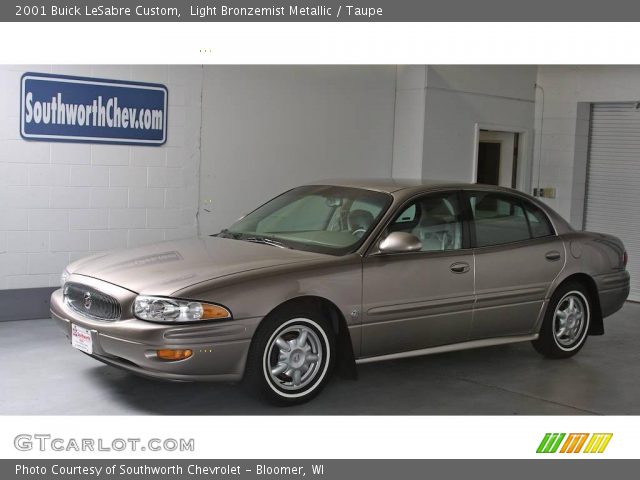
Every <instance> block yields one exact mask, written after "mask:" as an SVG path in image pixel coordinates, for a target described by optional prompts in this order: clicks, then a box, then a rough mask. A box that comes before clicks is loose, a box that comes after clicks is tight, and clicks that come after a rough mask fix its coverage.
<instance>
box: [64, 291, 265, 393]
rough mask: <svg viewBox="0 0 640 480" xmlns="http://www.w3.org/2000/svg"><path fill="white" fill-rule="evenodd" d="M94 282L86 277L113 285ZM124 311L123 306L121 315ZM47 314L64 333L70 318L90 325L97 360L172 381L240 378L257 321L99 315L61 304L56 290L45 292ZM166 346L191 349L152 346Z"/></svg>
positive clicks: (254, 319)
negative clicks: (172, 356) (179, 356)
mask: <svg viewBox="0 0 640 480" xmlns="http://www.w3.org/2000/svg"><path fill="white" fill-rule="evenodd" d="M95 282H99V281H96V280H93V279H92V280H91V281H90V282H87V283H91V284H92V286H93V287H95V288H98V289H100V287H104V288H106V289H111V290H112V289H113V288H114V286H113V285H108V286H106V285H94V283H95ZM99 283H102V282H99ZM115 288H118V287H115ZM123 290H124V289H123ZM125 292H128V291H125ZM109 293H113V292H109ZM121 293H123V294H124V292H121ZM128 293H129V294H131V292H128ZM114 296H116V297H117V296H118V295H114ZM126 316H127V314H126V313H125V311H124V310H123V317H126ZM51 318H52V319H53V320H54V321H55V322H56V324H57V325H58V326H60V327H61V328H62V330H63V331H64V333H65V334H66V336H67V337H68V338H70V337H71V325H72V324H77V325H79V326H81V327H84V328H86V329H88V330H90V331H91V339H92V344H93V353H92V354H91V356H92V357H94V358H96V359H97V360H100V361H102V362H104V363H106V364H108V365H112V366H115V367H118V368H122V369H124V370H128V371H130V372H133V373H136V374H138V375H142V376H146V377H151V378H157V379H162V380H173V381H237V380H240V379H241V378H242V375H243V372H244V367H245V363H246V358H247V353H248V351H249V346H250V343H251V337H252V336H253V332H254V331H255V329H256V327H257V325H258V323H259V321H260V319H259V318H250V319H243V320H231V321H221V322H207V323H202V324H193V325H184V324H183V325H163V324H156V323H151V322H145V321H142V320H138V319H136V318H123V319H121V320H118V321H101V320H95V319H91V318H87V317H85V316H83V315H81V314H79V313H78V312H76V311H74V310H72V309H70V308H69V307H68V306H66V305H65V304H64V302H63V297H62V290H56V291H55V292H53V294H52V295H51ZM166 348H175V349H187V348H188V349H191V350H192V351H193V355H192V356H191V357H189V358H187V359H185V360H178V361H166V360H160V359H159V358H158V357H157V356H156V354H155V352H156V351H157V350H159V349H166Z"/></svg>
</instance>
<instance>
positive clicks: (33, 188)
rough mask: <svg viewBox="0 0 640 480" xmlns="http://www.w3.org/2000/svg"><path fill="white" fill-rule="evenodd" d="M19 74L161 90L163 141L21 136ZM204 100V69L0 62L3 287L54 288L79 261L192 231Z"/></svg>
mask: <svg viewBox="0 0 640 480" xmlns="http://www.w3.org/2000/svg"><path fill="white" fill-rule="evenodd" d="M25 71H36V72H45V73H47V72H50V73H58V74H69V75H83V76H94V77H102V78H113V79H118V80H134V81H149V82H158V83H163V84H165V85H167V87H168V89H169V127H168V128H169V131H168V133H169V135H168V141H167V143H166V145H164V146H162V147H128V146H112V145H88V144H69V143H45V142H27V141H25V140H22V139H21V138H20V134H19V130H18V121H19V92H20V85H19V80H20V77H21V75H22V74H23V73H24V72H25ZM201 95H202V68H201V67H194V66H86V65H81V66H24V65H21V66H0V289H6V288H30V287H46V286H57V285H58V283H59V278H60V272H61V271H62V269H63V268H64V266H65V265H67V264H68V263H69V262H70V261H73V260H76V259H78V258H81V257H84V256H86V255H89V254H92V253H96V252H100V251H104V250H109V249H112V248H121V247H127V246H137V245H143V244H146V243H152V242H156V241H161V240H164V239H167V240H169V239H176V238H184V237H189V236H193V235H195V234H196V232H197V226H196V212H197V209H198V193H197V192H198V184H199V168H200V118H201Z"/></svg>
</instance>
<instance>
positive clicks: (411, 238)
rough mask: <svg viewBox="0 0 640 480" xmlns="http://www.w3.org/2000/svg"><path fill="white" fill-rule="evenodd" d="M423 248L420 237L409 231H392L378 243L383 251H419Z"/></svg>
mask: <svg viewBox="0 0 640 480" xmlns="http://www.w3.org/2000/svg"><path fill="white" fill-rule="evenodd" d="M421 248H422V242H421V241H420V239H419V238H418V237H416V236H415V235H412V234H411V233H407V232H391V233H390V234H389V235H387V236H386V237H385V238H384V239H383V240H382V241H381V242H380V245H378V249H379V250H380V252H382V253H403V252H417V251H418V250H420V249H421Z"/></svg>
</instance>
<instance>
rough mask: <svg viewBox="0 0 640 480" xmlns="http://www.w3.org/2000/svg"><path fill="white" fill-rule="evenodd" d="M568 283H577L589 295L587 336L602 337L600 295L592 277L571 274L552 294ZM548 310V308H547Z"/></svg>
mask: <svg viewBox="0 0 640 480" xmlns="http://www.w3.org/2000/svg"><path fill="white" fill-rule="evenodd" d="M570 282H577V283H580V284H582V285H583V286H584V287H585V288H586V289H587V293H588V294H589V300H591V307H592V312H591V320H590V324H589V332H588V334H589V335H603V334H604V322H603V318H602V307H601V306H600V295H599V293H598V286H597V285H596V282H595V280H594V279H593V277H591V276H590V275H588V274H586V273H573V274H571V275H569V276H568V277H566V278H564V279H563V280H562V281H561V282H560V283H559V284H558V285H557V286H556V288H555V289H554V293H555V292H556V291H557V290H558V288H560V287H562V286H563V285H566V284H567V283H570ZM548 308H549V307H548Z"/></svg>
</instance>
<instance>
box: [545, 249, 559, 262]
mask: <svg viewBox="0 0 640 480" xmlns="http://www.w3.org/2000/svg"><path fill="white" fill-rule="evenodd" d="M544 257H545V258H546V259H547V260H549V261H550V262H555V261H556V260H560V252H556V251H555V250H553V251H551V252H547V253H546V255H545V256H544Z"/></svg>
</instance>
